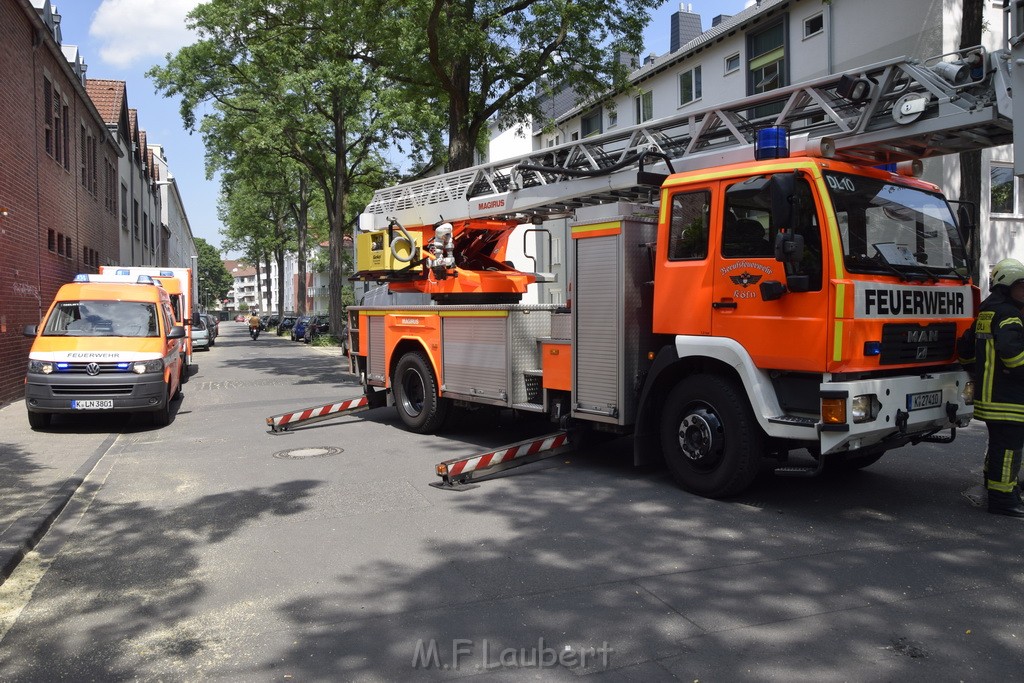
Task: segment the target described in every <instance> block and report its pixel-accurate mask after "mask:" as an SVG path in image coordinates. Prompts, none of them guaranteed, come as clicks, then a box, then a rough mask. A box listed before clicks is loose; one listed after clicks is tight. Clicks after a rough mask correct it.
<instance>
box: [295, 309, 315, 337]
mask: <svg viewBox="0 0 1024 683" xmlns="http://www.w3.org/2000/svg"><path fill="white" fill-rule="evenodd" d="M312 317H313V316H311V315H300V316H299V317H298V318H296V319H295V324H294V325H292V329H291V330H289V332H290V334H291V338H292V341H305V334H306V324H307V323H309V321H310V319H312Z"/></svg>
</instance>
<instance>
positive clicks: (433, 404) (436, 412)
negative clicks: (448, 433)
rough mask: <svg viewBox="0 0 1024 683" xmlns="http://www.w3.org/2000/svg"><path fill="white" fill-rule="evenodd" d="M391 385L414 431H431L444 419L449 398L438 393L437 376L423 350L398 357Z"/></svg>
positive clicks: (404, 421) (424, 432)
mask: <svg viewBox="0 0 1024 683" xmlns="http://www.w3.org/2000/svg"><path fill="white" fill-rule="evenodd" d="M391 387H392V389H393V390H394V392H395V405H396V406H397V407H398V415H399V417H401V418H402V422H403V423H405V426H406V427H408V428H409V429H410V430H411V431H414V432H416V433H418V434H429V433H431V432H435V431H437V430H438V429H439V428H440V427H441V425H442V424H443V423H444V419H445V417H447V415H448V409H449V407H450V402H449V401H448V400H447V399H444V398H441V397H440V396H438V395H437V379H436V378H435V377H434V372H433V370H432V369H431V368H430V363H428V362H427V359H426V358H425V357H424V356H423V354H422V353H420V352H418V351H412V352H410V353H407V354H405V355H404V356H402V357H401V358H399V359H398V365H396V366H395V374H394V376H393V377H392V378H391Z"/></svg>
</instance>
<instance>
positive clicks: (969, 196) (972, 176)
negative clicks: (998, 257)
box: [959, 0, 985, 282]
mask: <svg viewBox="0 0 1024 683" xmlns="http://www.w3.org/2000/svg"><path fill="white" fill-rule="evenodd" d="M963 3H964V4H963V10H964V14H963V18H962V20H961V24H960V49H964V48H969V47H974V46H975V45H980V44H981V30H982V25H983V22H984V12H985V0H963ZM981 186H982V182H981V150H974V151H970V152H960V196H959V199H960V201H961V202H967V203H969V205H970V211H971V214H972V215H971V223H972V224H973V225H972V226H971V233H970V235H969V236H968V238H967V242H968V243H967V248H968V249H969V252H968V253H969V254H971V256H972V259H971V261H972V262H971V263H970V264H968V265H969V266H970V268H971V277H972V278H973V279H974V281H975V282H978V279H979V277H980V276H981V248H980V247H981V239H980V238H981V235H980V232H981V213H980V207H981Z"/></svg>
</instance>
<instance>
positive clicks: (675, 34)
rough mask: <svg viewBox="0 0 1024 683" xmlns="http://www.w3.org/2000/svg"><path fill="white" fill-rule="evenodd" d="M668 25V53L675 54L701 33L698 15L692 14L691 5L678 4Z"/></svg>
mask: <svg viewBox="0 0 1024 683" xmlns="http://www.w3.org/2000/svg"><path fill="white" fill-rule="evenodd" d="M669 24H670V29H671V35H670V39H669V52H675V51H676V50H678V49H679V48H681V47H682V46H683V45H686V44H687V43H688V42H690V41H691V40H693V39H694V38H696V37H698V36H699V35H700V34H701V33H703V31H702V30H701V28H700V15H699V14H694V12H693V5H687V4H685V3H682V4H680V5H679V11H678V12H676V13H675V14H673V15H672V19H671V20H670V22H669Z"/></svg>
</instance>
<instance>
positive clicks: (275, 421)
mask: <svg viewBox="0 0 1024 683" xmlns="http://www.w3.org/2000/svg"><path fill="white" fill-rule="evenodd" d="M375 407H376V406H372V405H370V399H369V397H367V396H361V397H359V398H353V399H349V400H347V401H340V402H338V403H328V404H327V405H324V406H316V407H314V408H305V409H303V410H296V411H294V412H291V413H284V414H282V415H274V416H273V417H268V418H267V426H269V427H270V433H271V434H280V433H282V432H287V431H290V430H289V427H291V426H294V425H298V424H300V423H301V424H310V423H311V422H319V421H321V420H326V419H327V418H331V417H340V416H342V415H351V414H353V413H360V412H362V411H364V410H369V409H370V408H375Z"/></svg>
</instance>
